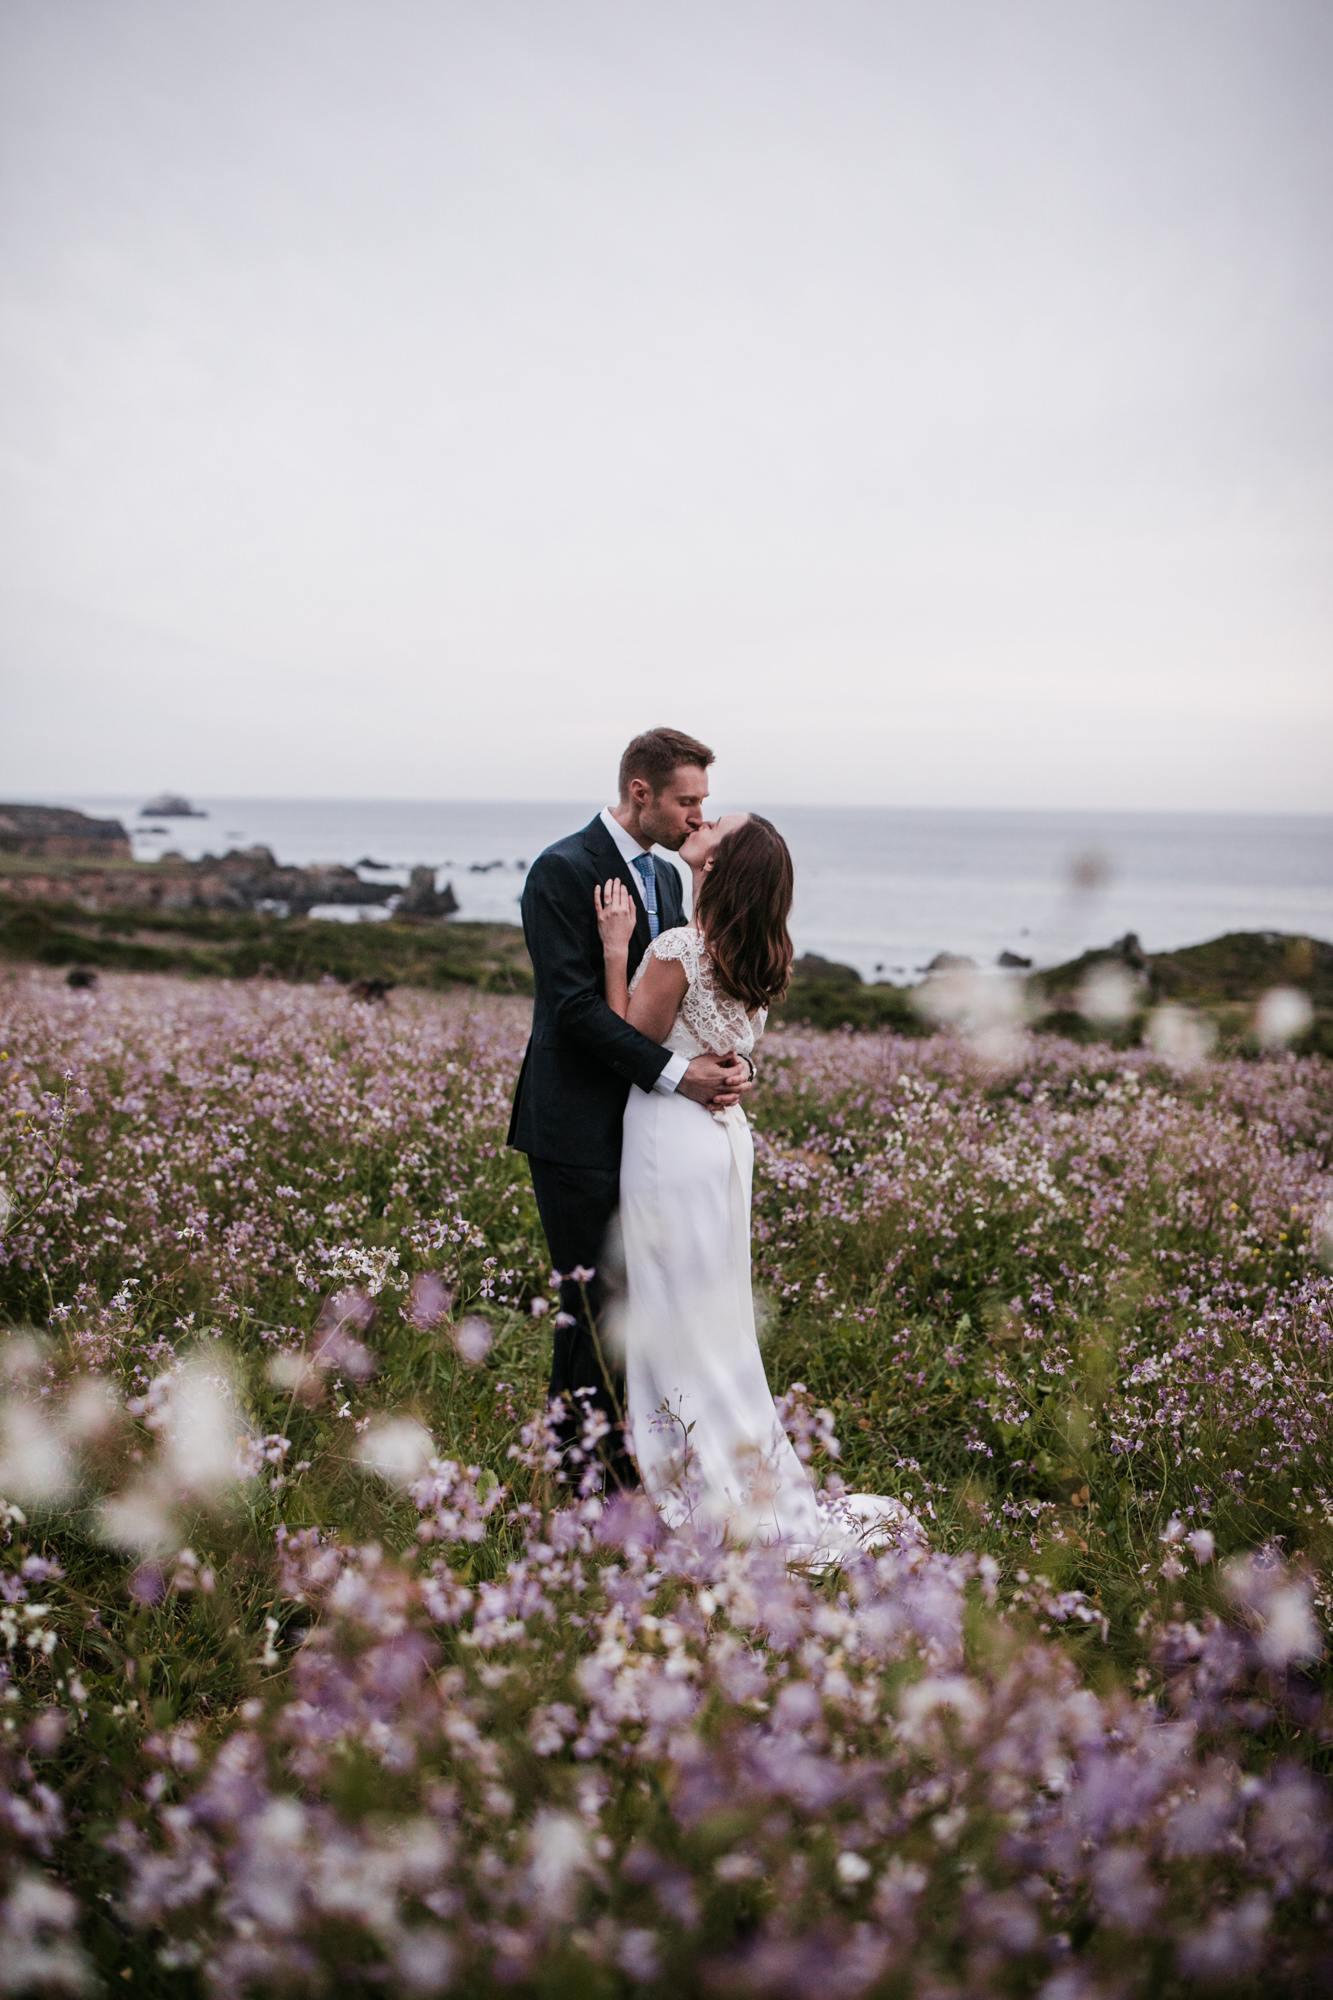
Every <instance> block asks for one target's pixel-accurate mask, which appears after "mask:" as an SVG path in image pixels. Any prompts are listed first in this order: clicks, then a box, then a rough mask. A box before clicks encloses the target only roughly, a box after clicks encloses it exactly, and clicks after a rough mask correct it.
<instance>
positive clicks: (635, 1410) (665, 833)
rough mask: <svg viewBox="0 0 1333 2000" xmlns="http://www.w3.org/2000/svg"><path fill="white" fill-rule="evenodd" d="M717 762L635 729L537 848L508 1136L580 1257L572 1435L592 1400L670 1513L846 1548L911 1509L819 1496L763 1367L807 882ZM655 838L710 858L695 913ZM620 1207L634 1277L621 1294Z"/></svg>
mask: <svg viewBox="0 0 1333 2000" xmlns="http://www.w3.org/2000/svg"><path fill="white" fill-rule="evenodd" d="M712 762H713V752H712V751H711V750H710V749H709V748H708V747H707V745H706V744H703V743H700V742H698V741H697V740H696V739H695V738H694V737H692V736H687V735H685V734H684V733H683V732H682V731H681V730H678V729H650V730H648V731H647V732H646V733H645V734H644V735H642V736H636V737H635V738H634V741H633V742H632V743H631V744H630V745H629V747H628V749H627V750H626V751H625V754H624V756H623V757H622V758H621V760H620V797H619V803H618V804H616V805H614V806H607V807H606V808H605V809H604V810H603V811H602V812H600V813H599V814H598V815H597V817H596V818H595V819H594V820H592V821H591V822H590V823H589V824H588V825H587V826H585V827H584V828H583V829H582V830H581V831H580V832H578V833H571V834H569V835H568V836H567V837H566V838H565V839H564V840H558V841H556V842H555V843H554V845H553V846H551V847H548V848H547V849H546V851H545V852H544V853H543V854H541V855H540V856H539V857H538V858H537V860H536V861H535V862H534V863H533V866H532V868H531V870H530V871H529V874H528V879H527V883H526V885H525V887H524V891H523V898H522V908H523V934H524V937H525V939H526V940H527V947H528V953H529V955H530V957H531V959H532V966H533V974H534V979H535V989H536V990H535V999H534V1004H533V1014H532V1035H531V1039H530V1040H529V1043H528V1047H527V1052H526V1054H525V1055H524V1058H523V1067H522V1070H521V1071H520V1073H519V1079H518V1086H517V1089H516V1091H515V1094H514V1108H513V1116H512V1119H511V1121H510V1126H509V1144H510V1145H511V1146H513V1147H515V1148H516V1149H517V1150H518V1151H519V1152H522V1153H526V1154H527V1156H528V1165H529V1168H530V1170H531V1173H532V1186H533V1192H534V1193H535V1195H536V1197H537V1209H538V1213H539V1214H540V1216H541V1222H542V1228H543V1230H544V1231H545V1234H546V1241H547V1245H548V1247H549V1249H550V1253H551V1259H552V1262H553V1264H554V1265H555V1268H556V1270H557V1271H558V1272H559V1273H560V1275H561V1287H560V1293H561V1311H560V1313H559V1315H558V1316H557V1320H556V1325H555V1335H554V1354H553V1359H552V1368H551V1391H550V1392H551V1396H552V1398H553V1399H554V1398H559V1399H560V1401H561V1404H562V1406H563V1411H564V1415H563V1417H562V1420H561V1427H560V1434H561V1437H562V1440H563V1442H564V1443H565V1445H566V1447H568V1446H570V1445H572V1444H574V1443H576V1442H577V1440H578V1439H579V1437H580V1436H581V1434H582V1432H583V1427H584V1420H585V1412H586V1411H588V1410H589V1409H590V1408H595V1409H596V1410H598V1411H600V1412H601V1415H602V1417H603V1419H604V1421H605V1425H606V1438H605V1447H604V1465H605V1477H606V1480H607V1482H608V1483H609V1484H618V1485H620V1486H621V1487H627V1488H628V1487H634V1486H638V1485H639V1484H642V1485H643V1487H644V1488H645V1490H646V1491H647V1493H648V1495H649V1497H650V1498H651V1500H652V1501H653V1504H654V1505H655V1506H656V1507H657V1508H658V1510H659V1511H660V1513H661V1514H662V1515H663V1517H664V1518H665V1520H666V1521H667V1523H668V1525H669V1526H671V1527H680V1526H683V1525H684V1524H685V1523H686V1522H687V1521H689V1522H692V1523H693V1524H694V1525H695V1526H696V1527H698V1528H701V1529H703V1530H704V1531H705V1532H707V1533H709V1534H710V1535H713V1536H716V1537H728V1538H730V1539H732V1540H735V1541H739V1542H750V1541H763V1542H770V1543H775V1544H779V1545H780V1546H781V1547H782V1549H783V1551H784V1552H785V1553H786V1554H787V1556H788V1559H789V1560H791V1561H795V1562H801V1563H806V1564H809V1565H811V1566H814V1567H828V1566H830V1565H832V1564H836V1563H837V1562H839V1561H841V1560H844V1559H850V1558H851V1557H852V1556H853V1555H855V1554H858V1553H860V1552H861V1551H863V1550H864V1549H865V1548H867V1547H869V1546H873V1545H875V1544H876V1543H880V1542H885V1541H889V1540H891V1539H893V1538H894V1536H895V1531H896V1530H898V1529H900V1528H901V1527H902V1526H903V1524H904V1523H905V1521H906V1519H907V1516H906V1511H905V1509H904V1508H903V1507H902V1506H901V1505H900V1504H899V1503H898V1502H897V1501H895V1500H889V1499H884V1498H881V1497H879V1496H876V1495H872V1494H849V1495H843V1496H841V1497H840V1498H839V1499H837V1500H834V1501H830V1500H829V1499H828V1498H827V1497H826V1496H825V1495H824V1494H821V1493H818V1492H817V1491H816V1489H815V1487H814V1485H813V1483H812V1482H811V1479H810V1476H809V1474H808V1473H807V1471H806V1469H805V1467H804V1466H803V1465H802V1463H801V1461H800V1459H799V1458H798V1457H797V1455H796V1452H795V1450H794V1449H793V1447H792V1444H791V1441H790V1439H789V1438H788V1437H787V1434H786V1432H785V1431H784V1429H783V1427H782V1423H781V1421H780V1419H779V1417H778V1413H777V1410H776V1408H775V1407H774V1403H773V1397H772V1394H771V1392H770V1390H769V1386H768V1381H767V1378H766V1377H765V1374H764V1364H763V1360H762V1357H761V1355H760V1352H759V1343H758V1339H757V1336H756V1331H755V1317H754V1297H753V1292H752V1288H751V1274H750V1199H751V1187H752V1182H753V1176H754V1141H753V1137H752V1134H751V1131H750V1125H749V1121H748V1119H747V1118H746V1115H745V1111H744V1108H743V1106H744V1100H745V1098H746V1096H747V1095H748V1094H749V1092H750V1091H751V1090H752V1089H753V1088H754V1084H755V1075H756V1071H755V1062H754V1049H755V1046H756V1044H757V1042H758V1041H759V1038H760V1036H761V1035H762V1034H763V1031H764V1024H765V1021H766V1019H767V1013H768V1008H769V1007H770V1006H771V1005H772V1004H773V1003H774V1002H775V1001H778V1000H781V999H782V997H783V995H784V994H785V993H786V990H787V983H788V979H789V976H790V972H791V964H792V956H793V952H792V943H791V938H790V936H789V934H788V930H787V919H788V917H789V915H790V912H791V904H792V891H793V881H794V878H793V871H792V862H791V855H790V854H789V853H788V851H787V844H786V842H785V841H784V840H783V838H782V835H781V834H780V833H779V832H778V831H777V829H776V827H774V826H773V825H771V824H770V822H769V821H768V820H766V819H763V818H761V817H760V815H759V814H758V813H728V814H726V815H724V816H723V817H722V818H721V819H715V820H708V819H705V817H704V804H705V801H706V800H707V798H708V770H709V766H710V765H711V764H712ZM655 847H656V848H658V849H665V850H667V852H668V853H669V854H678V855H679V856H680V858H681V860H682V861H683V862H684V863H685V864H686V866H687V867H688V868H689V870H690V874H691V877H692V881H693V898H692V915H691V917H690V918H688V919H687V917H686V915H685V908H684V893H683V885H682V879H681V875H680V872H679V871H678V870H677V868H676V867H675V865H674V864H673V863H672V862H671V861H669V860H667V859H666V858H665V857H664V856H663V855H661V854H656V855H655V854H654V853H653V849H654V848H655ZM617 1214H618V1215H619V1221H620V1235H621V1240H622V1244H623V1255H624V1294H623V1297H617V1298H615V1299H614V1300H611V1299H610V1297H609V1287H608V1285H607V1283H606V1278H605V1273H604V1264H605V1259H606V1255H607V1239H608V1235H609V1234H610V1232H611V1230H612V1224H613V1222H614V1220H615V1218H616V1216H617ZM608 1306H610V1307H611V1308H612V1309H611V1310H608Z"/></svg>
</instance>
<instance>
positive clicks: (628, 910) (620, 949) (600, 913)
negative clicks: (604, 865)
mask: <svg viewBox="0 0 1333 2000" xmlns="http://www.w3.org/2000/svg"><path fill="white" fill-rule="evenodd" d="M592 893H593V901H594V902H595V903H596V905H597V929H598V931H599V932H600V934H601V939H602V950H603V952H604V953H605V954H606V956H607V957H608V958H610V957H612V956H613V955H614V956H615V957H617V958H618V957H620V956H621V954H622V953H626V952H628V950H629V941H630V939H631V938H632V937H633V935H634V921H635V909H634V899H633V897H632V896H631V895H630V892H629V890H628V889H627V888H626V887H625V885H624V883H623V882H621V881H618V880H617V879H616V877H615V876H614V875H613V876H612V877H611V880H610V881H609V882H608V883H607V885H606V887H605V888H604V889H596V888H595V889H594V890H593V892H592Z"/></svg>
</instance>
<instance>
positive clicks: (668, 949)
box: [648, 924, 702, 986]
mask: <svg viewBox="0 0 1333 2000" xmlns="http://www.w3.org/2000/svg"><path fill="white" fill-rule="evenodd" d="M701 944H702V940H701V938H700V936H699V933H698V931H696V930H695V929H694V927H693V925H691V924H675V925H673V927H672V928H671V929H670V930H669V931H662V932H660V933H659V935H658V936H657V937H655V938H654V939H653V941H652V943H651V944H650V945H649V947H648V950H649V952H650V953H651V954H652V956H653V957H654V958H661V959H667V960H673V959H674V960H675V961H676V963H677V964H679V965H682V966H683V967H684V968H685V977H686V979H687V980H688V981H689V983H690V985H691V986H693V984H694V982H695V980H696V979H697V978H698V977H699V956H700V947H701Z"/></svg>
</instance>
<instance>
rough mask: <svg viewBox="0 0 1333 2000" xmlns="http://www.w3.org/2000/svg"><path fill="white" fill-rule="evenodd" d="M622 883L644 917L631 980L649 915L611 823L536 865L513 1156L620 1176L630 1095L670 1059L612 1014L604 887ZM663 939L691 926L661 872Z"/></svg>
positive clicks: (634, 943)
mask: <svg viewBox="0 0 1333 2000" xmlns="http://www.w3.org/2000/svg"><path fill="white" fill-rule="evenodd" d="M613 875H614V876H618V877H619V879H620V880H621V881H622V882H623V883H624V884H625V886H626V888H627V889H628V890H629V892H630V895H631V896H632V897H633V899H634V907H635V909H636V911H637V912H638V916H637V919H636V922H635V925H634V935H633V936H632V937H631V939H630V945H629V976H630V978H631V979H632V978H633V976H634V973H635V971H636V969H637V967H638V964H639V961H640V959H641V958H642V957H643V954H644V953H645V951H647V949H648V945H649V942H650V937H649V931H648V912H647V910H646V909H645V908H644V906H643V898H642V896H641V895H640V893H639V887H638V885H636V883H635V881H634V879H633V876H632V874H631V871H630V868H629V866H628V864H627V863H626V862H624V861H623V860H622V859H621V856H620V850H619V849H618V848H617V846H616V844H615V842H614V841H613V840H612V838H611V836H610V834H609V833H608V832H607V830H606V828H605V826H604V825H603V824H602V821H601V819H600V818H599V819H595V820H593V822H592V824H591V825H590V826H585V827H584V829H583V831H582V832H581V833H571V834H570V835H569V836H568V837H567V838H566V839H565V840H557V841H556V842H555V844H554V846H552V847H548V848H547V849H546V852H545V853H544V854H540V855H538V857H537V859H536V861H534V862H533V864H532V868H531V870H530V871H529V874H528V879H527V882H526V884H525V886H524V889H523V903H522V907H523V935H524V937H525V939H526V940H527V946H528V954H529V956H530V958H531V959H532V969H533V973H534V975H535V979H536V997H535V999H534V1002H533V1008H532V1037H531V1040H530V1041H529V1043H528V1048H527V1053H526V1055H525V1056H524V1058H523V1067H522V1069H521V1070H520V1072H519V1078H518V1088H517V1089H516V1090H515V1092H514V1111H513V1116H512V1118H511V1119H510V1121H509V1144H510V1145H511V1146H514V1147H516V1148H517V1149H518V1151H519V1152H520V1153H530V1154H531V1155H532V1156H533V1158H534V1159H539V1160H555V1161H559V1162H560V1163H561V1164H563V1165H565V1166H571V1167H616V1166H618V1165H619V1162H620V1123H621V1119H622V1118H623V1116H624V1112H625V1099H626V1098H627V1097H628V1095H629V1087H630V1085H631V1084H632V1083H637V1084H638V1086H639V1088H640V1090H651V1089H652V1087H653V1085H654V1083H655V1082H656V1081H657V1079H658V1077H659V1076H660V1075H661V1073H662V1071H663V1070H664V1069H665V1068H666V1065H667V1060H668V1054H669V1052H668V1051H667V1050H666V1049H664V1048H660V1047H659V1046H658V1044H657V1043H656V1042H650V1041H649V1039H648V1037H647V1036H646V1035H641V1034H640V1033H639V1031H638V1029H637V1028H631V1027H630V1025H629V1023H628V1021H622V1020H621V1019H620V1017H619V1015H618V1014H613V1013H612V1012H611V1009H610V1008H609V1007H608V1006H607V1004H606V968H605V961H604V959H603V956H602V941H601V938H600V937H599V935H598V932H597V910H596V906H595V904H594V903H593V897H592V892H593V888H594V886H596V885H598V884H600V883H605V882H607V881H609V880H610V878H611V877H612V876H613ZM657 906H658V928H659V930H663V931H665V930H671V929H673V928H674V927H675V926H676V925H677V924H683V923H684V921H685V909H684V895H683V892H682V889H681V882H680V876H679V875H678V873H677V872H676V870H675V868H674V867H672V866H671V865H670V863H664V862H662V861H661V860H660V859H659V861H658V864H657Z"/></svg>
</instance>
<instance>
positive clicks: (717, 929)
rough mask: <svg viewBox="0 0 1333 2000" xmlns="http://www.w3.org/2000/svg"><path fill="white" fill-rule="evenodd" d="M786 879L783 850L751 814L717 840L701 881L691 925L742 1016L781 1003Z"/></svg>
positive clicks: (786, 955) (771, 829) (786, 965)
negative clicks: (705, 944) (741, 1006)
mask: <svg viewBox="0 0 1333 2000" xmlns="http://www.w3.org/2000/svg"><path fill="white" fill-rule="evenodd" d="M793 884H794V876H793V873H792V865H791V855H790V854H789V853H788V852H787V843H786V841H785V840H784V839H783V838H782V835H781V834H780V833H779V832H778V830H777V828H776V827H775V826H774V825H773V823H772V821H771V820H766V819H762V818H761V817H760V815H759V814H758V813H751V814H750V816H749V818H748V819H747V820H746V821H745V822H744V823H743V825H741V826H736V827H733V828H732V830H731V832H730V833H728V834H724V835H723V837H722V839H721V840H720V841H719V842H718V844H717V850H716V852H715V853H714V855H713V865H712V867H711V868H710V869H709V871H708V873H707V874H706V875H705V876H704V879H703V882H702V884H701V886H700V889H699V901H698V904H697V906H696V908H695V912H694V920H695V922H696V923H697V924H698V926H699V928H700V930H701V931H702V932H703V934H704V936H705V938H706V939H707V941H708V952H709V956H710V957H711V959H712V961H713V972H714V975H715V976H716V979H717V982H718V984H719V986H721V988H722V990H723V992H725V993H730V994H731V996H732V998H733V999H736V1000H740V1001H742V1002H743V1003H744V1005H745V1007H746V1009H747V1011H748V1012H750V1013H753V1012H754V1009H755V1008H756V1007H770V1006H772V1004H773V1002H774V1001H776V1000H781V999H782V998H783V996H784V994H785V993H786V991H787V985H788V982H789V980H790V978H791V962H792V959H793V957H794V956H795V951H794V948H793V945H792V941H791V938H790V937H789V935H788V933H787V918H788V917H789V916H790V915H791V898H792V888H793Z"/></svg>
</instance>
